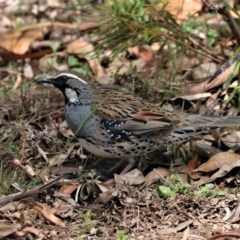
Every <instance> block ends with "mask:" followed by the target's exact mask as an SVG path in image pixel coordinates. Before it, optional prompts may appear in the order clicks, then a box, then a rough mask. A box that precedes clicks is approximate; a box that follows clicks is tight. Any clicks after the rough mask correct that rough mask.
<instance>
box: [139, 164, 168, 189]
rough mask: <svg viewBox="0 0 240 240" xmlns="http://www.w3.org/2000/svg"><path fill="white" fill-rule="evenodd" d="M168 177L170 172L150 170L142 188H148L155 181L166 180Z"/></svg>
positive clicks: (164, 169)
mask: <svg viewBox="0 0 240 240" xmlns="http://www.w3.org/2000/svg"><path fill="white" fill-rule="evenodd" d="M169 176H170V172H169V171H168V170H167V169H166V168H163V167H158V168H156V169H154V170H152V171H151V172H149V173H148V174H147V175H146V176H145V184H144V186H149V185H151V184H153V183H155V182H156V181H158V180H159V179H162V178H166V177H169Z"/></svg>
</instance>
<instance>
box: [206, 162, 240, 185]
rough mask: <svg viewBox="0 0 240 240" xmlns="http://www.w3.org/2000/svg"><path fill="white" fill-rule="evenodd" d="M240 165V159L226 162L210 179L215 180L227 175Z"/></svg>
mask: <svg viewBox="0 0 240 240" xmlns="http://www.w3.org/2000/svg"><path fill="white" fill-rule="evenodd" d="M236 167H240V159H239V160H237V161H234V162H232V163H226V164H225V165H223V166H222V167H221V168H220V169H219V170H218V171H217V172H216V173H214V174H213V175H212V176H211V177H210V180H211V181H214V180H215V179H217V178H221V177H224V176H226V175H227V174H228V173H229V172H230V171H231V170H232V169H233V168H236Z"/></svg>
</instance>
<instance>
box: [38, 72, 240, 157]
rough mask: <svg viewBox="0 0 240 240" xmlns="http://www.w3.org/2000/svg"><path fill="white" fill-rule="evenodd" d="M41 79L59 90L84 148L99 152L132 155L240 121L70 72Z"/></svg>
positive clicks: (68, 115)
mask: <svg viewBox="0 0 240 240" xmlns="http://www.w3.org/2000/svg"><path fill="white" fill-rule="evenodd" d="M38 83H50V84H53V85H54V86H55V87H57V88H58V89H60V90H61V92H62V93H63V94H64V97H65V118H66V120H67V123H68V125H69V127H70V128H71V130H72V131H73V133H74V134H75V135H76V137H78V139H79V140H80V143H81V145H82V146H83V148H85V149H86V150H87V151H89V152H90V153H93V154H95V155H97V156H102V157H114V158H121V159H129V158H133V157H134V156H141V155H146V154H148V153H150V152H152V151H154V150H156V149H159V148H162V147H163V146H165V145H167V144H171V143H180V142H183V141H187V140H189V139H190V138H191V137H193V136H196V135H200V134H202V133H205V132H208V131H209V130H210V129H212V128H214V127H222V126H237V125H240V117H235V116H232V117H227V116H223V117H218V116H206V115H197V114H187V113H182V114H181V115H179V114H176V113H174V112H170V111H167V110H165V109H162V108H160V107H158V106H156V105H154V104H151V103H148V102H146V101H144V100H143V99H141V98H137V97H134V96H133V95H131V94H129V93H126V92H121V91H119V90H116V89H111V88H109V87H100V88H97V89H93V88H92V87H91V85H90V84H88V83H87V82H86V81H84V80H83V79H82V78H81V77H80V76H79V75H78V74H77V73H74V72H70V71H66V72H60V73H59V74H57V75H56V76H51V77H46V78H44V79H40V80H38Z"/></svg>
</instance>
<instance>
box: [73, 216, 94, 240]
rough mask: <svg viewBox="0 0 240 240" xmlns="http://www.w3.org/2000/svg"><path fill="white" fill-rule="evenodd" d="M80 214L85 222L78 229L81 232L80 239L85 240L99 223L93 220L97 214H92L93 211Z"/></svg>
mask: <svg viewBox="0 0 240 240" xmlns="http://www.w3.org/2000/svg"><path fill="white" fill-rule="evenodd" d="M78 214H79V215H80V217H81V218H82V220H83V224H82V225H81V226H80V227H78V229H79V232H80V236H79V239H83V238H85V237H86V233H87V232H88V231H90V230H91V229H92V228H93V227H94V226H95V225H96V223H97V221H96V220H93V218H94V217H95V214H94V213H92V212H91V211H87V212H86V213H83V212H81V211H78Z"/></svg>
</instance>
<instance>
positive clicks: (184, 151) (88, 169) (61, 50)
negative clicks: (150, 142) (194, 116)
mask: <svg viewBox="0 0 240 240" xmlns="http://www.w3.org/2000/svg"><path fill="white" fill-rule="evenodd" d="M17 2H18V1H7V2H6V3H4V4H3V8H2V10H1V12H2V15H3V18H2V19H1V20H0V25H1V27H3V28H5V31H4V32H3V33H2V35H1V38H0V40H1V41H0V46H1V51H0V55H1V60H0V62H1V67H0V69H1V72H0V77H1V82H0V87H1V89H0V91H1V92H0V101H1V102H0V103H1V104H0V113H1V119H0V126H1V128H0V134H1V145H0V150H1V159H2V162H3V163H2V165H1V169H3V171H2V172H1V182H2V183H1V186H0V187H1V192H0V193H1V198H0V205H1V208H0V216H1V218H2V219H4V220H2V221H1V223H0V227H1V229H5V230H4V231H2V232H1V233H0V238H5V239H7V237H12V236H18V237H23V236H35V237H36V236H37V237H38V238H40V239H48V238H55V237H57V238H60V239H63V238H72V239H78V238H85V239H96V238H98V239H120V237H119V236H120V235H121V234H123V235H124V237H125V236H127V237H128V239H143V238H148V239H169V238H171V239H191V238H198V239H214V238H215V239H216V238H217V237H225V236H228V237H239V232H238V229H239V220H240V217H239V203H238V202H239V201H238V200H239V194H238V182H239V179H238V175H237V171H238V168H239V160H240V159H239V155H238V153H237V151H238V150H239V149H238V146H236V145H237V143H238V142H239V136H238V134H239V132H238V131H235V130H234V129H223V130H221V131H220V132H215V133H213V132H212V133H211V134H209V135H206V136H204V137H202V140H198V141H197V142H196V149H197V151H198V157H197V155H194V154H193V152H194V149H192V147H191V146H190V144H184V145H183V146H181V147H180V148H179V150H180V151H179V153H178V154H177V156H176V155H174V154H173V152H171V151H170V147H169V148H168V149H167V151H166V152H165V153H159V152H158V153H153V154H152V155H149V156H147V157H146V158H140V159H139V160H140V164H139V168H140V169H141V171H139V170H138V169H133V170H132V171H130V172H129V173H127V174H124V175H118V174H116V175H115V176H114V178H112V179H109V180H104V179H103V178H99V177H96V176H95V171H94V170H92V169H94V167H95V166H94V164H95V162H96V161H98V160H99V159H98V158H97V157H94V156H91V155H90V154H88V153H86V152H85V151H84V152H83V150H82V149H81V147H80V146H79V143H78V142H77V140H76V139H74V138H72V132H71V131H70V130H69V128H68V126H67V125H66V124H65V123H64V117H63V101H60V100H59V99H60V98H61V96H60V95H59V93H58V92H57V91H55V89H53V88H49V89H44V90H42V89H40V88H39V87H38V86H36V85H35V84H34V81H35V79H37V78H38V77H39V76H40V75H41V74H50V72H51V73H52V72H53V71H54V70H63V69H69V68H72V69H75V70H79V71H80V70H81V71H83V70H84V71H85V72H81V73H83V74H85V76H86V79H87V80H89V81H90V82H91V83H92V84H93V85H97V84H112V83H115V84H120V85H121V86H122V87H124V88H125V90H128V91H132V89H131V88H130V89H129V86H131V84H132V83H133V81H132V79H133V78H134V79H135V80H136V81H135V82H134V84H135V87H136V89H135V92H136V94H138V95H139V96H142V97H144V98H146V99H148V100H149V101H154V102H157V103H158V104H161V103H160V101H159V99H161V97H162V96H161V93H162V92H163V91H162V92H161V91H159V89H167V88H166V86H167V84H169V83H170V82H168V83H167V84H166V81H165V82H164V81H162V80H161V78H162V79H168V77H169V76H171V75H170V73H171V70H172V69H173V66H174V64H176V65H175V66H176V69H177V71H176V76H175V78H176V79H178V78H179V79H181V78H182V74H183V72H184V71H188V70H187V69H189V68H191V74H189V75H188V74H186V79H187V80H186V81H185V83H186V86H185V87H183V88H182V91H180V92H179V94H178V96H176V97H172V95H171V91H169V92H167V91H166V92H167V93H168V94H169V95H170V98H169V97H168V99H167V102H168V103H169V102H172V103H173V104H172V105H171V104H170V105H168V106H169V107H170V108H175V107H176V109H177V108H178V106H180V107H179V109H182V106H183V102H184V103H187V101H188V103H189V104H186V105H185V108H184V110H186V111H189V112H196V113H199V112H200V113H201V114H221V115H222V114H227V115H236V114H237V113H238V110H237V107H236V98H235V97H232V96H233V93H234V91H236V89H237V81H235V83H232V84H229V85H227V84H225V86H224V91H215V92H214V91H210V90H214V89H215V88H216V86H220V85H222V84H223V83H224V82H225V80H226V78H228V77H229V74H230V70H234V68H236V65H235V64H234V65H232V67H231V69H230V68H229V69H227V71H223V73H222V74H219V72H218V71H217V72H216V74H217V78H215V79H214V81H212V80H211V79H212V78H211V77H209V76H211V75H212V74H213V72H212V73H211V74H209V71H206V69H210V68H211V67H212V66H213V65H214V64H215V63H214V62H211V61H209V59H207V58H206V57H205V58H203V63H202V64H200V62H201V61H200V60H199V59H198V58H196V57H192V56H189V57H188V56H187V57H186V56H184V57H183V61H182V62H179V63H177V61H176V62H174V63H173V61H172V60H171V59H172V58H171V57H170V55H169V56H168V54H169V52H168V51H169V48H168V47H166V45H165V46H163V50H164V51H165V53H164V54H166V56H165V57H164V56H160V55H159V52H158V51H159V50H160V49H161V47H162V45H161V43H160V42H156V43H153V44H151V45H134V46H132V47H129V48H128V49H126V51H120V52H119V56H118V57H117V58H115V59H114V60H112V59H111V56H112V54H113V52H112V50H111V49H110V50H109V51H108V52H107V51H106V52H105V53H101V54H100V55H99V56H96V55H94V54H95V53H94V51H95V49H96V42H98V41H99V42H101V37H102V36H98V35H97V34H96V33H91V32H88V33H87V32H86V31H87V30H93V29H95V28H97V27H98V26H99V25H101V24H100V23H96V22H92V21H88V19H89V18H86V19H87V20H85V21H86V22H81V24H76V22H75V21H74V20H73V19H72V16H76V13H77V14H79V13H78V9H74V8H72V9H69V11H66V12H65V11H64V8H65V7H67V6H68V5H67V4H68V3H66V2H68V1H61V0H59V1H54V2H55V3H54V4H53V3H51V2H52V1H48V2H49V6H48V5H45V4H43V3H41V2H39V1H32V2H29V3H28V4H23V9H24V7H25V8H26V9H25V11H26V12H25V13H24V14H25V15H26V19H25V18H22V17H21V16H20V17H19V19H18V20H20V23H21V21H22V24H23V26H22V27H20V28H17V26H16V25H17V24H19V23H18V22H17V21H18V20H16V19H15V18H14V17H13V16H11V14H10V15H9V13H10V12H11V13H16V14H19V12H18V8H16V3H17ZM1 4H2V3H1ZM202 4H203V3H202V2H201V1H196V4H195V7H194V8H191V7H190V6H191V5H190V4H187V3H185V4H183V2H182V1H170V4H169V6H168V7H167V8H166V9H167V10H168V11H169V12H170V13H171V14H173V15H175V16H176V20H177V22H179V23H181V22H182V21H183V19H186V17H187V15H188V14H189V13H192V14H194V13H195V12H196V9H197V10H198V11H201V9H202V7H203V5H202ZM180 5H183V6H184V9H185V10H184V11H182V12H181V13H178V12H176V9H178V7H179V6H180ZM1 6H2V5H1ZM89 6H90V7H92V5H91V4H90V5H89ZM159 7H160V8H161V6H160V5H158V6H157V8H159ZM4 10H6V11H4ZM28 10H29V11H28ZM62 11H63V12H62ZM83 11H84V10H83ZM56 12H58V13H57V15H56ZM150 12H151V11H149V12H147V14H149V13H150ZM43 13H44V14H43ZM62 13H64V14H62ZM186 13H187V14H186ZM151 14H154V11H153V12H151ZM41 15H42V17H40V18H42V19H41V20H45V22H38V23H34V24H29V23H33V22H36V19H38V17H39V16H41ZM204 15H205V13H204V14H202V16H198V17H199V18H201V17H203V16H204ZM56 16H57V17H56ZM95 17H96V16H95ZM213 18H214V17H213ZM49 19H51V20H52V21H49ZM90 19H91V18H90ZM162 20H164V18H163V19H162ZM79 35H81V36H79ZM199 36H201V35H199ZM206 38H207V36H205V39H206ZM228 44H230V43H228ZM227 50H228V51H230V50H229V49H227ZM131 58H133V59H131ZM159 58H160V59H161V61H159ZM29 59H30V60H29ZM10 61H12V63H11V62H10ZM232 61H233V62H234V61H235V60H232ZM218 63H219V61H218ZM236 63H237V62H236ZM2 66H4V67H2ZM86 66H87V67H86ZM214 67H215V68H216V66H215V65H214ZM199 69H200V70H199ZM203 69H204V70H203ZM163 70H165V71H163ZM134 71H135V72H134ZM133 72H134V74H133ZM187 73H188V72H187ZM233 73H234V74H233V75H232V76H231V77H232V78H234V75H236V72H235V71H234V72H233ZM133 75H134V77H133ZM155 75H157V76H158V77H159V79H158V80H159V81H158V82H157V84H156V79H155ZM146 77H147V81H146ZM169 78H170V77H169ZM209 78H210V79H209ZM129 79H130V80H129ZM146 83H147V84H149V85H144V84H146ZM234 84H235V85H234ZM171 87H172V88H173V89H179V88H180V84H178V83H177V81H176V82H175V83H174V84H173V85H172V86H171ZM146 88H150V89H151V90H150V91H149V92H146ZM230 98H231V101H229V99H230ZM163 100H165V99H163ZM226 101H227V103H226ZM164 103H166V101H162V104H163V105H164ZM173 105H174V106H173ZM229 148H232V150H234V151H236V153H235V152H231V151H227V150H229ZM204 150H205V152H204ZM217 152H218V153H217ZM189 155H190V156H189ZM185 161H188V165H186V163H185ZM104 162H106V163H108V160H104ZM199 162H200V163H203V162H205V164H204V165H200V166H199V167H197V165H198V164H199ZM111 164H112V160H110V165H111ZM58 175H60V177H59V178H56V177H57V176H58ZM210 182H213V183H214V184H213V185H209V184H210ZM159 187H162V189H165V190H167V191H166V196H167V200H165V199H164V198H161V197H160V193H159V189H160V188H159ZM168 194H170V195H171V196H170V195H168Z"/></svg>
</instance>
